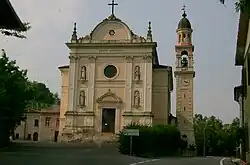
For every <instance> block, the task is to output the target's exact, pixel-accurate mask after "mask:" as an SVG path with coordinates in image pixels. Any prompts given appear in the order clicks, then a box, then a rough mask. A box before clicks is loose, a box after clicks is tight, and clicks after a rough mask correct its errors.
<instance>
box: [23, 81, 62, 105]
mask: <svg viewBox="0 0 250 165" xmlns="http://www.w3.org/2000/svg"><path fill="white" fill-rule="evenodd" d="M27 91H28V93H29V95H28V97H29V98H28V100H29V104H28V107H29V108H36V109H41V108H47V107H49V106H52V105H54V104H59V102H60V99H59V97H58V94H57V93H55V94H54V93H52V92H51V91H50V90H49V88H48V87H46V85H45V84H43V83H41V82H37V81H27Z"/></svg>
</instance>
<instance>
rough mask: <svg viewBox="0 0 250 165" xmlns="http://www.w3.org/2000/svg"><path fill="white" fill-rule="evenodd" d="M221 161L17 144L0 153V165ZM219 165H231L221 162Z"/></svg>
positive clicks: (105, 148) (154, 164)
mask: <svg viewBox="0 0 250 165" xmlns="http://www.w3.org/2000/svg"><path fill="white" fill-rule="evenodd" d="M221 159H222V158H216V157H209V158H198V157H197V158H162V159H144V158H136V157H130V156H126V155H121V154H119V153H118V152H117V150H116V147H115V146H112V145H104V146H103V147H101V148H98V147H96V146H94V145H85V146H79V145H73V144H72V145H65V144H59V145H58V144H40V143H39V144H31V143H22V144H18V145H17V146H16V147H14V148H13V149H8V150H5V151H0V164H1V165H15V164H16V165H48V164H49V165H50V164H52V165H69V164H70V165H137V164H138V165H139V164H140V165H201V164H202V165H220V160H221ZM223 163H224V164H223V165H232V164H229V162H227V160H224V161H223Z"/></svg>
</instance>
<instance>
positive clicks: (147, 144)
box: [118, 124, 182, 157]
mask: <svg viewBox="0 0 250 165" xmlns="http://www.w3.org/2000/svg"><path fill="white" fill-rule="evenodd" d="M126 129H139V130H140V136H138V137H135V136H134V137H133V155H136V156H143V157H145V156H148V157H157V156H171V155H176V154H177V153H178V149H179V148H180V144H181V142H182V140H181V138H180V132H179V130H178V129H177V128H176V127H175V126H170V125H157V126H153V127H150V126H143V125H137V124H131V125H129V126H127V127H126ZM118 144H119V146H118V148H119V151H120V153H123V154H129V151H130V150H129V149H130V137H129V136H125V135H124V134H123V133H122V132H121V133H120V134H119V140H118Z"/></svg>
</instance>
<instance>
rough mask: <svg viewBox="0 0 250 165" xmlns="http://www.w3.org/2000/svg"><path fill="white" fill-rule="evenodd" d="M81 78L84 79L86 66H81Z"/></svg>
mask: <svg viewBox="0 0 250 165" xmlns="http://www.w3.org/2000/svg"><path fill="white" fill-rule="evenodd" d="M81 80H86V66H83V67H82V68H81Z"/></svg>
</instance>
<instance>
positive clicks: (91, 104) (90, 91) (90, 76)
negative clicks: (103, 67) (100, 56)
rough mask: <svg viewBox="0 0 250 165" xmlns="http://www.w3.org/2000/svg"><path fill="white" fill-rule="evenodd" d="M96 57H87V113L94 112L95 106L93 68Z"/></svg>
mask: <svg viewBox="0 0 250 165" xmlns="http://www.w3.org/2000/svg"><path fill="white" fill-rule="evenodd" d="M95 61H96V57H93V56H91V57H89V65H88V71H87V72H88V96H87V98H88V105H87V106H88V111H94V104H95V100H94V99H95V98H94V96H95V66H96V62H95Z"/></svg>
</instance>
